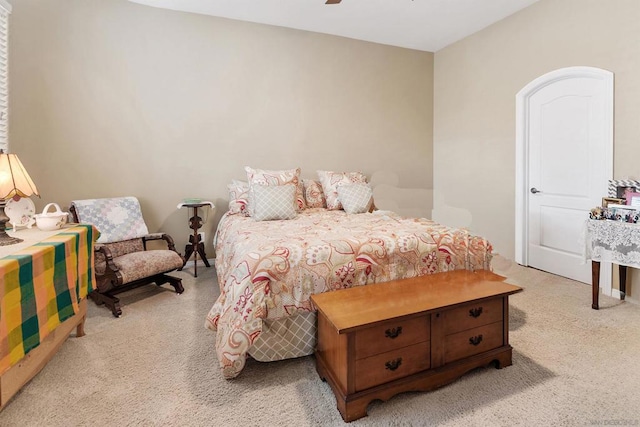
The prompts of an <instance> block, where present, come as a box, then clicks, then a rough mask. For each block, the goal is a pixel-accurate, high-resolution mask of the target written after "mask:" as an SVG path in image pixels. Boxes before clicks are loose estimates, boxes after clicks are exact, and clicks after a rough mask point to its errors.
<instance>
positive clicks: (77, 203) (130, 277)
mask: <svg viewBox="0 0 640 427" xmlns="http://www.w3.org/2000/svg"><path fill="white" fill-rule="evenodd" d="M70 210H71V213H72V215H73V219H74V221H75V222H80V223H85V224H93V225H94V226H95V227H96V228H97V229H98V231H100V237H99V238H98V240H97V241H96V245H95V253H96V255H95V274H96V284H97V289H96V290H95V291H93V292H92V293H90V294H89V297H90V298H91V299H92V300H94V301H95V302H96V304H98V305H100V304H105V305H106V306H107V307H108V308H110V309H111V312H112V313H113V315H114V316H115V317H120V315H121V314H122V309H121V308H120V300H119V299H118V298H117V297H116V296H115V294H117V293H120V292H123V291H126V290H129V289H132V288H135V287H138V286H141V285H147V284H150V283H155V284H156V285H157V286H160V285H162V284H164V283H169V284H170V285H171V286H173V288H174V289H175V291H176V293H178V294H181V293H182V292H183V291H184V288H183V287H182V279H180V278H178V277H174V276H169V275H167V274H166V273H168V272H170V271H173V270H177V269H182V266H183V264H184V259H183V258H182V256H181V255H180V254H179V253H178V252H177V251H176V249H175V245H174V243H173V239H172V238H171V236H169V235H168V234H164V233H154V234H149V231H148V229H147V225H146V224H145V222H144V219H143V218H142V211H141V209H140V203H139V202H138V199H136V198H135V197H117V198H108V199H87V200H74V201H72V202H71V208H70ZM151 240H164V241H165V242H166V245H167V247H168V249H155V250H147V242H148V241H151Z"/></svg>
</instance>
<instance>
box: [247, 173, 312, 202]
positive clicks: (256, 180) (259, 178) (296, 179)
mask: <svg viewBox="0 0 640 427" xmlns="http://www.w3.org/2000/svg"><path fill="white" fill-rule="evenodd" d="M244 170H245V171H246V172H247V181H249V189H250V191H251V186H252V185H254V184H260V185H267V186H273V185H285V184H293V185H295V187H296V206H297V209H298V210H299V211H301V210H304V209H305V207H306V203H305V201H304V189H303V186H302V180H301V179H300V168H295V169H288V170H265V169H253V168H251V167H249V166H245V168H244ZM251 209H252V208H251V207H250V211H249V214H251Z"/></svg>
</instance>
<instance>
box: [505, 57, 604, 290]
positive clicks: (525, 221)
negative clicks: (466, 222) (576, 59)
mask: <svg viewBox="0 0 640 427" xmlns="http://www.w3.org/2000/svg"><path fill="white" fill-rule="evenodd" d="M584 77H587V78H592V79H597V80H602V81H604V82H605V86H606V95H605V98H606V99H605V102H606V103H607V104H608V105H607V106H606V107H607V108H606V111H607V112H608V114H607V117H606V118H605V121H606V124H605V125H606V126H607V128H608V130H607V132H606V134H607V136H606V137H607V141H606V143H607V145H608V146H609V147H610V150H608V155H607V157H608V158H606V159H605V162H606V168H607V175H608V176H609V178H608V179H613V93H614V88H613V73H612V72H611V71H607V70H603V69H601V68H595V67H566V68H560V69H558V70H554V71H551V72H549V73H547V74H544V75H542V76H540V77H538V78H536V79H535V80H533V81H531V82H530V83H529V84H527V85H526V86H525V87H523V88H522V89H521V90H520V91H519V92H518V93H517V95H516V179H515V182H516V218H515V225H516V243H515V250H516V254H515V255H516V257H515V258H516V262H517V263H518V264H521V265H524V266H528V260H529V249H528V248H529V235H528V230H529V200H528V197H527V191H528V189H529V165H528V157H529V156H528V154H529V99H530V98H531V96H533V95H534V94H535V93H536V92H538V91H539V90H540V89H542V88H544V87H546V86H548V85H550V84H552V83H555V82H558V81H561V80H565V79H571V78H584ZM606 184H607V183H603V186H606ZM605 194H606V193H605ZM585 220H586V218H585ZM602 267H603V268H602V269H601V278H600V286H601V287H602V288H603V293H604V294H606V295H611V264H609V263H603V264H602Z"/></svg>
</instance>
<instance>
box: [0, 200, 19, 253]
mask: <svg viewBox="0 0 640 427" xmlns="http://www.w3.org/2000/svg"><path fill="white" fill-rule="evenodd" d="M5 203H6V202H5V201H4V200H2V201H0V246H8V245H15V244H16V243H20V242H22V241H24V240H23V239H18V238H17V237H11V236H9V235H8V234H7V231H6V228H7V221H9V217H8V216H7V214H5V213H4V206H5Z"/></svg>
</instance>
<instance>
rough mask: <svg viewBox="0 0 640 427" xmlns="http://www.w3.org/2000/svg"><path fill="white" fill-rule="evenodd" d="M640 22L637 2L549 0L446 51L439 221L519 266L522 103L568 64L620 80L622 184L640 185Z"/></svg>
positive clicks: (440, 104)
mask: <svg viewBox="0 0 640 427" xmlns="http://www.w3.org/2000/svg"><path fill="white" fill-rule="evenodd" d="M639 23H640V1H638V0H541V1H540V2H538V3H535V4H534V5H532V6H530V7H528V8H526V9H524V10H523V11H521V12H519V13H517V14H515V15H513V16H511V17H509V18H507V19H505V20H503V21H501V22H498V23H497V24H495V25H493V26H491V27H489V28H487V29H485V30H483V31H481V32H479V33H476V34H474V35H472V36H470V37H468V38H466V39H464V40H462V41H460V42H458V43H456V44H454V45H451V46H449V47H447V48H445V49H442V50H440V51H438V52H437V53H436V54H435V64H434V69H435V71H434V75H435V78H434V158H435V165H434V213H433V216H434V219H437V220H440V221H442V222H445V223H453V224H455V225H466V226H469V227H470V228H471V229H473V230H474V231H476V232H478V233H480V234H481V235H484V236H486V237H487V238H489V239H490V240H491V241H492V242H493V244H494V247H495V251H496V252H498V253H500V254H502V255H504V256H505V257H507V258H510V259H513V258H514V253H515V252H514V245H515V241H514V239H515V236H514V227H515V221H514V217H515V207H514V206H515V184H514V178H515V95H516V93H517V92H518V91H519V90H520V89H522V88H523V87H524V86H525V85H526V84H527V83H529V82H530V81H532V80H534V79H535V78H536V77H538V76H541V75H543V74H545V73H547V72H549V71H552V70H555V69H558V68H563V67H568V66H578V65H583V66H592V67H599V68H603V69H606V70H609V71H612V72H613V73H614V75H615V148H614V150H615V153H614V156H615V160H614V177H615V178H618V179H622V178H627V177H632V178H640V162H639V161H638V159H640V119H639V117H640V24H639Z"/></svg>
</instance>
